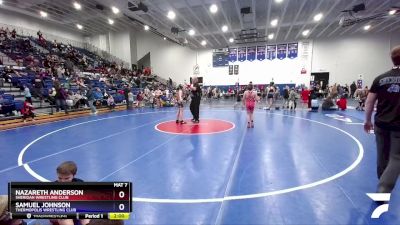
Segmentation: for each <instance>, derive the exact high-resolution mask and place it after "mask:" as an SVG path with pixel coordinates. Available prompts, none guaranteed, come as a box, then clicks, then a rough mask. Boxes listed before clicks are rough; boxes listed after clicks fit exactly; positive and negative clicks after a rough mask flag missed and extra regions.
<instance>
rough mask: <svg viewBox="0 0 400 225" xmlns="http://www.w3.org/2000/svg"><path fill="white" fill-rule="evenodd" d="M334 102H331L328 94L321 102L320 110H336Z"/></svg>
mask: <svg viewBox="0 0 400 225" xmlns="http://www.w3.org/2000/svg"><path fill="white" fill-rule="evenodd" d="M336 109H337V108H336V107H335V104H334V103H333V100H332V97H331V96H328V97H326V99H325V100H324V101H323V102H322V110H336Z"/></svg>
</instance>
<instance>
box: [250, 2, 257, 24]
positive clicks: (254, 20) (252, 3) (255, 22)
mask: <svg viewBox="0 0 400 225" xmlns="http://www.w3.org/2000/svg"><path fill="white" fill-rule="evenodd" d="M251 8H252V9H253V27H254V28H257V21H256V11H257V10H256V1H255V0H251Z"/></svg>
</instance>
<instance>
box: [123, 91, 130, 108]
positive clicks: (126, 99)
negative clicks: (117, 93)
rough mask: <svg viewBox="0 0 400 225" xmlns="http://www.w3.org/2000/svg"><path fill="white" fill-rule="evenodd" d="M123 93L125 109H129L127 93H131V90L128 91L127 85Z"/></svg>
mask: <svg viewBox="0 0 400 225" xmlns="http://www.w3.org/2000/svg"><path fill="white" fill-rule="evenodd" d="M123 92H124V96H125V101H126V109H131V106H130V105H129V92H131V90H130V89H129V86H128V85H125V87H124V91H123Z"/></svg>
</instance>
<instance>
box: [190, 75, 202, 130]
mask: <svg viewBox="0 0 400 225" xmlns="http://www.w3.org/2000/svg"><path fill="white" fill-rule="evenodd" d="M190 90H191V92H192V94H191V98H192V101H191V102H190V112H191V113H192V115H193V119H192V122H194V123H199V122H200V120H199V116H200V115H199V114H200V101H201V88H200V85H199V81H198V79H197V77H193V78H192V86H191V87H190Z"/></svg>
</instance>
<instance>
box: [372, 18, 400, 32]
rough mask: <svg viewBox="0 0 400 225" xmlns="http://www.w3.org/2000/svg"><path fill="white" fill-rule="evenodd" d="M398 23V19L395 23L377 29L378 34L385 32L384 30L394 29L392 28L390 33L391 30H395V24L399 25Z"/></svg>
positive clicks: (399, 20) (399, 19)
mask: <svg viewBox="0 0 400 225" xmlns="http://www.w3.org/2000/svg"><path fill="white" fill-rule="evenodd" d="M398 22H400V18H397V19H396V20H395V21H393V22H391V23H389V24H387V25H386V26H383V27H381V28H379V29H377V30H376V32H382V31H384V30H386V29H388V28H391V27H392V28H391V29H390V31H391V30H392V29H393V25H395V24H396V23H398Z"/></svg>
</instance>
